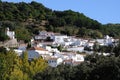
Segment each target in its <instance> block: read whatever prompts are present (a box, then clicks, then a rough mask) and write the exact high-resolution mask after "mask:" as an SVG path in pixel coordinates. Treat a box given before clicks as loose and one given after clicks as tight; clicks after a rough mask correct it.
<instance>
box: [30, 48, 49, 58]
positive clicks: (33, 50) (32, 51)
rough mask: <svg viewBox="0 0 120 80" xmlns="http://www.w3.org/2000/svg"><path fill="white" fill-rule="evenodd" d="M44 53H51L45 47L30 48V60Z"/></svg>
mask: <svg viewBox="0 0 120 80" xmlns="http://www.w3.org/2000/svg"><path fill="white" fill-rule="evenodd" d="M42 54H49V53H48V51H47V50H45V49H44V48H40V47H32V48H30V49H29V50H28V58H29V59H30V60H31V59H34V58H38V57H39V56H41V55H42Z"/></svg>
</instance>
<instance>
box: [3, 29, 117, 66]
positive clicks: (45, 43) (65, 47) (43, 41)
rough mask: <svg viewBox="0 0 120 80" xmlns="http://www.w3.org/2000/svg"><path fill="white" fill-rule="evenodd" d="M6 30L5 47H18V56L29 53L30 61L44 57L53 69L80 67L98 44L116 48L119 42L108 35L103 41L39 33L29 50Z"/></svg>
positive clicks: (52, 33)
mask: <svg viewBox="0 0 120 80" xmlns="http://www.w3.org/2000/svg"><path fill="white" fill-rule="evenodd" d="M6 30H7V31H6V34H7V35H8V36H9V38H10V40H9V41H7V42H5V43H4V45H3V46H5V47H6V49H7V50H10V49H9V47H17V49H14V51H15V52H16V54H17V55H18V56H21V55H22V53H23V52H25V51H27V52H28V59H29V60H32V59H35V58H39V57H42V58H43V59H44V60H46V61H47V63H48V65H49V66H51V67H57V66H58V65H60V64H68V65H72V66H75V65H78V64H80V63H82V62H84V58H85V56H86V55H90V54H93V53H94V51H93V48H94V45H95V44H96V43H97V45H99V46H115V45H116V43H117V41H118V40H119V39H114V38H112V37H110V36H108V35H105V36H104V38H103V39H84V38H78V37H75V36H67V35H62V34H60V33H54V32H47V31H39V34H38V35H35V36H33V37H32V38H31V41H30V44H29V45H30V48H28V49H27V45H28V44H25V43H23V42H19V43H18V42H17V39H16V38H15V32H14V31H10V30H9V28H7V29H6ZM86 48H87V49H89V50H87V49H86ZM96 53H97V54H99V55H104V56H108V55H110V53H105V52H102V53H99V52H96Z"/></svg>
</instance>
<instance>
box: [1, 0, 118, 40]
mask: <svg viewBox="0 0 120 80" xmlns="http://www.w3.org/2000/svg"><path fill="white" fill-rule="evenodd" d="M0 26H1V28H4V29H5V28H6V27H10V29H12V30H15V31H16V33H17V34H18V35H17V36H16V37H17V38H18V39H23V38H21V37H20V33H18V32H21V31H22V30H26V31H25V32H26V33H27V34H30V35H31V36H32V35H33V34H37V33H38V31H39V30H47V31H53V32H60V33H62V34H67V35H76V36H79V37H92V38H101V37H102V36H103V35H105V34H108V35H111V34H112V33H114V35H112V36H113V37H118V36H119V35H120V33H119V30H120V28H119V27H117V28H116V26H115V27H114V31H113V32H111V31H110V29H111V27H112V28H113V26H114V24H113V25H112V26H109V28H110V29H108V25H102V24H101V23H99V22H98V21H96V20H93V19H91V18H89V17H87V16H85V15H84V14H83V13H79V12H74V11H72V10H65V11H54V10H51V9H49V8H47V7H45V6H44V5H42V4H41V3H37V2H34V1H32V2H31V3H25V2H20V3H10V2H0ZM18 28H21V29H19V30H18ZM116 29H117V31H116ZM20 30H21V31H20ZM105 30H106V31H105ZM29 38H30V37H29Z"/></svg>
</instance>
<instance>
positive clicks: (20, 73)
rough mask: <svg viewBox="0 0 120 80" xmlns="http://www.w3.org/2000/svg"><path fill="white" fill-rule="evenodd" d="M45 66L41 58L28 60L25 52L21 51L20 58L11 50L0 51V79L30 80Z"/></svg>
mask: <svg viewBox="0 0 120 80" xmlns="http://www.w3.org/2000/svg"><path fill="white" fill-rule="evenodd" d="M46 67H47V65H46V62H45V61H44V60H43V59H41V58H39V59H35V60H33V61H30V62H29V61H28V55H27V52H25V53H23V55H22V58H20V57H19V56H17V54H16V53H15V52H13V51H9V52H7V53H6V54H5V53H3V52H1V53H0V80H32V77H33V76H34V75H35V74H37V73H38V72H42V71H43V70H44V69H45V68H46Z"/></svg>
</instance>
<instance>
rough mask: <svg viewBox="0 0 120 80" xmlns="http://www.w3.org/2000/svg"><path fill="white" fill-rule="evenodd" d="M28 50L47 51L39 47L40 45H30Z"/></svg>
mask: <svg viewBox="0 0 120 80" xmlns="http://www.w3.org/2000/svg"><path fill="white" fill-rule="evenodd" d="M29 50H39V51H47V50H45V49H44V48H40V47H31V48H30V49H29Z"/></svg>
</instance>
